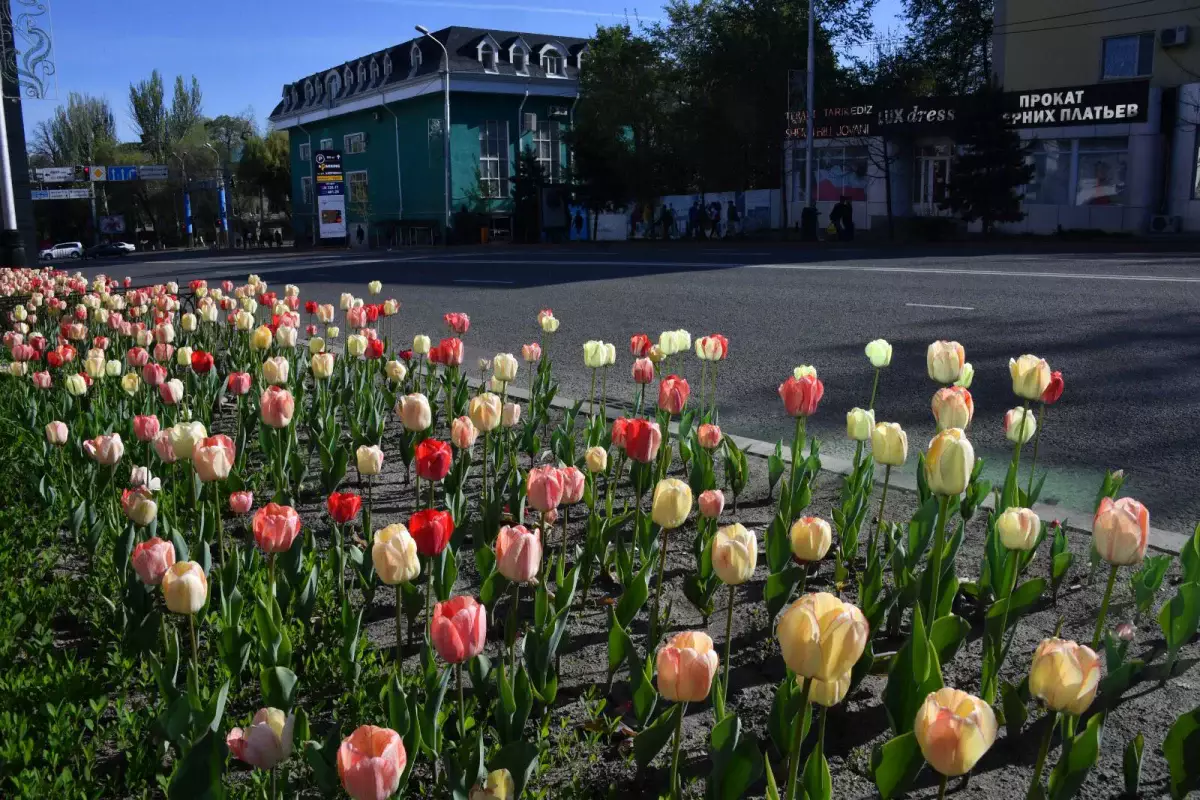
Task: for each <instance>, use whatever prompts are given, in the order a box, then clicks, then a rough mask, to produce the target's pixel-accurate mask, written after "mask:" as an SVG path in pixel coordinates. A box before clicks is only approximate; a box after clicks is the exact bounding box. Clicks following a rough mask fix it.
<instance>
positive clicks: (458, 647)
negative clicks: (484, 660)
mask: <svg viewBox="0 0 1200 800" xmlns="http://www.w3.org/2000/svg"><path fill="white" fill-rule="evenodd" d="M429 632H430V639H432V640H433V648H434V649H435V650H436V651H437V653H438V655H439V656H441V657H442V659H443V660H445V661H447V662H449V663H451V664H461V663H463V662H464V661H469V660H470V659H472V658H474V657H475V656H477V655H479V654H480V653H481V652H483V647H484V644H486V641H487V609H486V608H484V606H482V605H481V604H480V603H479V601H477V600H476V599H475V598H474V597H467V596H464V595H460V596H458V597H451V598H450V599H449V600H446V601H445V602H442V603H438V604H437V605H436V606H434V608H433V616H432V617H431V619H430V621H429Z"/></svg>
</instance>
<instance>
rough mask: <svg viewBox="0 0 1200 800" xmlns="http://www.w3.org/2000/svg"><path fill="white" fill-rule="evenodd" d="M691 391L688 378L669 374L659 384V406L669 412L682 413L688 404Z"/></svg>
mask: <svg viewBox="0 0 1200 800" xmlns="http://www.w3.org/2000/svg"><path fill="white" fill-rule="evenodd" d="M691 391H692V390H691V387H689V386H688V382H687V380H686V379H684V378H681V377H679V376H678V375H668V376H667V377H665V378H663V379H662V380H661V381H660V382H659V384H658V407H659V408H661V409H662V410H663V411H666V412H667V413H668V414H680V413H682V412H683V407H684V406H686V405H687V401H688V395H689V394H691Z"/></svg>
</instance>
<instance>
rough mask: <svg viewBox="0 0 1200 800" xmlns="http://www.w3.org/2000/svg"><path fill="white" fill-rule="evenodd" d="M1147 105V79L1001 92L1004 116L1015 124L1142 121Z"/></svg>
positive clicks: (1029, 125)
mask: <svg viewBox="0 0 1200 800" xmlns="http://www.w3.org/2000/svg"><path fill="white" fill-rule="evenodd" d="M1149 105H1150V82H1149V81H1121V82H1119V83H1098V84H1095V85H1092V86H1072V87H1070V88H1067V89H1049V90H1044V91H1037V92H1005V93H1004V106H1005V116H1006V117H1007V118H1008V119H1009V121H1011V122H1012V124H1013V125H1015V126H1016V127H1018V128H1050V127H1058V126H1061V125H1106V124H1108V125H1111V124H1113V123H1118V122H1146V121H1147V120H1148V119H1149V114H1148V112H1147V106H1149Z"/></svg>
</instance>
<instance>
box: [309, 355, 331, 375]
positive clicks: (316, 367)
mask: <svg viewBox="0 0 1200 800" xmlns="http://www.w3.org/2000/svg"><path fill="white" fill-rule="evenodd" d="M312 374H313V377H314V378H316V379H317V380H319V381H323V380H325V379H326V378H328V377H329V376H330V375H332V374H333V353H317V354H316V355H315V356H313V357H312Z"/></svg>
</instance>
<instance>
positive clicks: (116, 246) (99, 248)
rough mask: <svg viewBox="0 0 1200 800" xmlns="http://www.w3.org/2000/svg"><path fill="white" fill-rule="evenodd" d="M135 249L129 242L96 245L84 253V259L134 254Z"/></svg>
mask: <svg viewBox="0 0 1200 800" xmlns="http://www.w3.org/2000/svg"><path fill="white" fill-rule="evenodd" d="M136 251H137V248H136V247H134V246H133V245H131V244H130V243H129V242H105V243H103V244H98V245H96V246H95V247H89V248H88V249H87V250H85V251H84V253H83V257H84V258H107V257H109V256H123V255H126V254H127V253H133V252H136Z"/></svg>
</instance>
